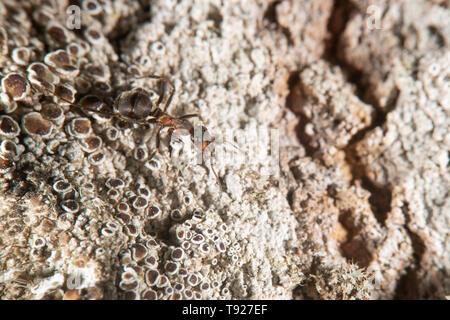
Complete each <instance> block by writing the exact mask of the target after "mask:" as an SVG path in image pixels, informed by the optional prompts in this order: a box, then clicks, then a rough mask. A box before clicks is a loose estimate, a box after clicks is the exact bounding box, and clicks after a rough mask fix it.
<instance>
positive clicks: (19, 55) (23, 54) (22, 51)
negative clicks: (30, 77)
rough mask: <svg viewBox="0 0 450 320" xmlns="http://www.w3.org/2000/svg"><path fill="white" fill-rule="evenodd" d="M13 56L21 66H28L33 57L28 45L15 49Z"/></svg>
mask: <svg viewBox="0 0 450 320" xmlns="http://www.w3.org/2000/svg"><path fill="white" fill-rule="evenodd" d="M11 57H12V59H13V60H14V62H15V63H17V64H18V65H21V66H27V65H28V63H29V62H30V59H31V50H30V48H27V47H19V48H15V49H13V51H12V52H11Z"/></svg>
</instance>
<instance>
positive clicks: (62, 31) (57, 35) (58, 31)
mask: <svg viewBox="0 0 450 320" xmlns="http://www.w3.org/2000/svg"><path fill="white" fill-rule="evenodd" d="M46 34H47V35H48V36H49V37H50V39H51V40H52V41H53V42H55V43H56V44H67V43H68V42H69V36H68V33H67V30H66V28H64V27H63V26H62V25H60V24H56V23H55V22H50V23H49V24H48V25H47V30H46Z"/></svg>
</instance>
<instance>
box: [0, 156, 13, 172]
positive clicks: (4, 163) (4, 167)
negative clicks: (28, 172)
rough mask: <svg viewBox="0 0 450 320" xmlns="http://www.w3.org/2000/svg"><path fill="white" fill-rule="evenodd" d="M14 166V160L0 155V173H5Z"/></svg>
mask: <svg viewBox="0 0 450 320" xmlns="http://www.w3.org/2000/svg"><path fill="white" fill-rule="evenodd" d="M13 168H14V162H12V161H11V160H9V159H5V158H3V157H2V156H0V173H6V172H8V171H10V170H12V169H13Z"/></svg>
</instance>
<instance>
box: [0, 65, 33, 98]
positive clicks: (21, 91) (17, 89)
mask: <svg viewBox="0 0 450 320" xmlns="http://www.w3.org/2000/svg"><path fill="white" fill-rule="evenodd" d="M2 90H3V91H4V92H6V93H7V94H9V95H10V96H11V97H12V98H13V99H14V100H21V99H23V98H24V97H25V96H26V95H27V94H28V93H29V91H30V85H29V84H28V81H27V80H26V79H25V77H23V76H22V75H21V74H19V73H16V72H12V73H9V74H7V75H6V76H4V77H3V79H2Z"/></svg>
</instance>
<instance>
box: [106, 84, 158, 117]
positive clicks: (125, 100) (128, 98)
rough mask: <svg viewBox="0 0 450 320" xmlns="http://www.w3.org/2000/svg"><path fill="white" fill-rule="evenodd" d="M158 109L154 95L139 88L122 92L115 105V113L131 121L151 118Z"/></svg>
mask: <svg viewBox="0 0 450 320" xmlns="http://www.w3.org/2000/svg"><path fill="white" fill-rule="evenodd" d="M156 107H157V103H156V104H155V103H154V100H153V99H152V94H151V93H149V92H147V91H145V90H143V89H141V88H137V89H133V90H130V91H125V92H122V93H121V94H120V95H119V97H118V98H117V100H116V102H115V104H114V111H115V112H116V113H118V114H119V115H120V116H123V117H126V118H129V119H133V120H142V119H145V118H147V117H148V116H150V115H151V114H152V113H153V112H154V109H155V108H156Z"/></svg>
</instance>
